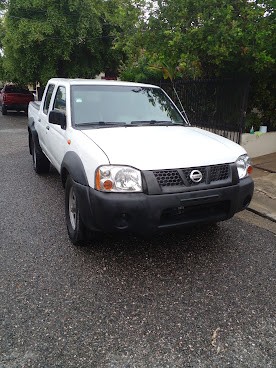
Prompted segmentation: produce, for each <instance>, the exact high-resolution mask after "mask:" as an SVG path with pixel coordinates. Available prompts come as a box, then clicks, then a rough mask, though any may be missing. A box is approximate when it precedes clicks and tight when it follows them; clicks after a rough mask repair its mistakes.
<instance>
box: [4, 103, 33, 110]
mask: <svg viewBox="0 0 276 368" xmlns="http://www.w3.org/2000/svg"><path fill="white" fill-rule="evenodd" d="M28 105H29V104H7V105H6V104H5V105H4V106H5V108H6V109H7V110H20V111H21V110H24V111H28Z"/></svg>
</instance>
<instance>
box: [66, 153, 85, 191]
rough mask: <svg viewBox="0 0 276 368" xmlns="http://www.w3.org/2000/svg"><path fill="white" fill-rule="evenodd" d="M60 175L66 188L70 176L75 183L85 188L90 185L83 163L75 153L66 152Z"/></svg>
mask: <svg viewBox="0 0 276 368" xmlns="http://www.w3.org/2000/svg"><path fill="white" fill-rule="evenodd" d="M60 174H61V181H62V185H63V186H64V187H65V183H66V178H67V175H68V174H69V175H70V176H71V178H72V179H73V180H74V181H75V182H77V183H79V184H82V185H85V186H88V185H89V184H88V180H87V176H86V172H85V169H84V166H83V163H82V161H81V159H80V157H79V156H78V155H77V154H76V153H75V152H72V151H69V152H66V154H65V156H64V158H63V160H62V163H61V170H60Z"/></svg>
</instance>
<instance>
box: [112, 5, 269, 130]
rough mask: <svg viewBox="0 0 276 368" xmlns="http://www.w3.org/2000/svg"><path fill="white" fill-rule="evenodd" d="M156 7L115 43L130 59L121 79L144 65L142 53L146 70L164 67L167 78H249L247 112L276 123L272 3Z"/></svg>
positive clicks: (148, 10)
mask: <svg viewBox="0 0 276 368" xmlns="http://www.w3.org/2000/svg"><path fill="white" fill-rule="evenodd" d="M150 3H153V2H150ZM155 4H156V6H154V4H153V5H152V6H151V7H149V8H148V9H147V15H148V16H147V18H138V21H137V22H136V23H135V27H132V30H135V32H133V33H131V32H130V30H129V34H130V36H129V37H127V38H125V39H124V40H123V41H122V40H119V41H118V45H119V46H120V47H121V49H124V50H125V51H126V53H127V55H128V59H127V61H126V62H125V63H124V71H123V74H124V75H127V74H128V71H131V73H130V76H131V74H133V71H134V65H141V64H142V65H144V63H143V61H142V63H141V62H140V59H141V57H142V58H143V56H141V50H143V54H142V55H147V59H148V61H149V66H150V65H155V66H158V67H159V68H161V69H162V68H163V72H165V74H164V73H163V74H164V76H168V77H169V78H170V79H171V78H175V76H176V75H177V76H179V75H180V76H181V77H183V78H188V79H191V78H192V79H193V78H198V77H202V78H206V77H207V78H208V77H224V78H225V77H233V76H235V77H237V76H242V77H245V76H247V77H248V78H249V79H251V80H252V84H251V87H252V90H251V94H250V101H249V108H250V109H252V108H253V107H256V108H258V109H259V110H260V111H261V112H262V116H263V117H264V119H266V120H268V121H269V122H270V124H272V125H273V124H275V120H273V119H275V117H274V116H275V94H274V93H275V85H274V86H273V83H272V82H271V81H272V80H275V71H276V47H275V44H276V19H275V9H274V6H275V0H263V1H262V2H261V3H259V2H258V1H257V0H255V1H254V0H251V1H249V0H238V1H229V0H181V1H179V0H157V1H156V2H155ZM126 16H127V14H126ZM164 67H165V68H166V70H167V71H165V69H164ZM145 69H146V65H144V66H143V70H145ZM176 72H177V73H176ZM138 73H139V74H138V75H139V78H140V76H141V74H140V72H139V71H138ZM134 79H136V76H135V75H134ZM273 94H274V96H273ZM249 111H250V110H249Z"/></svg>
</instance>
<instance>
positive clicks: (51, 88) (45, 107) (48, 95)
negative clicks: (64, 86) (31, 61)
mask: <svg viewBox="0 0 276 368" xmlns="http://www.w3.org/2000/svg"><path fill="white" fill-rule="evenodd" d="M54 88H55V85H54V84H50V85H49V87H48V89H47V93H46V96H45V101H44V105H43V112H44V114H46V115H47V114H48V110H49V105H50V101H51V98H52V94H53V91H54Z"/></svg>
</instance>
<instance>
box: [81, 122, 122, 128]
mask: <svg viewBox="0 0 276 368" xmlns="http://www.w3.org/2000/svg"><path fill="white" fill-rule="evenodd" d="M125 125H126V123H125V122H123V121H91V122H87V123H76V126H77V127H86V126H87V127H91V126H95V127H99V126H100V127H108V126H113V127H114V126H125Z"/></svg>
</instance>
